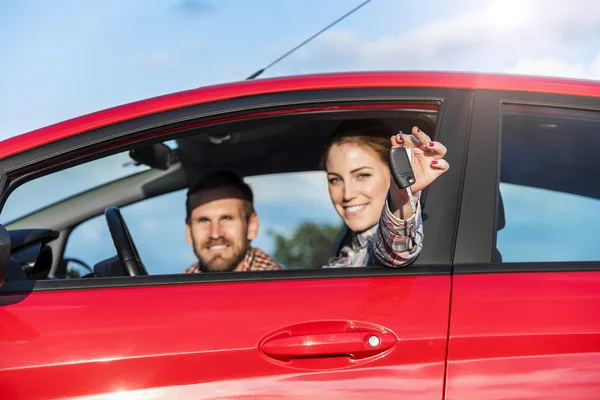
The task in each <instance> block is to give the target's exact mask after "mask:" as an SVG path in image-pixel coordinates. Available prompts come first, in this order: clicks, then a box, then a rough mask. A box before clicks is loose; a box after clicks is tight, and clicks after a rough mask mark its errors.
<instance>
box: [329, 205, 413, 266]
mask: <svg viewBox="0 0 600 400" xmlns="http://www.w3.org/2000/svg"><path fill="white" fill-rule="evenodd" d="M422 248H423V218H422V215H421V202H420V201H419V202H417V212H416V213H415V214H414V215H412V216H411V217H410V218H409V219H407V220H401V219H399V218H397V217H395V216H394V214H392V212H391V211H390V208H389V206H388V201H387V199H386V201H385V205H384V207H383V212H382V213H381V218H380V219H379V223H378V224H377V225H375V226H374V227H372V228H371V229H368V230H366V231H364V232H361V233H358V234H357V233H353V234H352V238H351V240H350V243H348V244H346V245H345V246H344V247H342V249H341V250H340V254H339V256H338V257H333V258H332V259H331V260H330V261H329V265H326V266H325V267H324V268H346V267H366V266H385V267H402V266H405V265H406V264H408V262H410V261H412V260H413V259H415V258H416V257H417V255H418V254H419V253H420V252H421V249H422Z"/></svg>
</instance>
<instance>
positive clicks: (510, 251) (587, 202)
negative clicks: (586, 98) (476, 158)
mask: <svg viewBox="0 0 600 400" xmlns="http://www.w3.org/2000/svg"><path fill="white" fill-rule="evenodd" d="M501 140H502V148H501V170H500V200H501V202H499V207H498V221H497V222H498V233H497V241H496V247H497V252H496V257H495V259H496V261H497V262H499V261H502V262H536V261H547V262H549V261H590V260H600V246H599V245H598V240H599V238H600V237H599V235H598V234H597V226H599V225H600V158H599V157H598V156H597V155H598V153H599V151H600V112H593V111H583V110H580V111H575V110H567V109H558V108H545V107H522V106H504V108H503V115H502V139H501Z"/></svg>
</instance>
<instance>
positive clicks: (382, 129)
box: [322, 120, 449, 267]
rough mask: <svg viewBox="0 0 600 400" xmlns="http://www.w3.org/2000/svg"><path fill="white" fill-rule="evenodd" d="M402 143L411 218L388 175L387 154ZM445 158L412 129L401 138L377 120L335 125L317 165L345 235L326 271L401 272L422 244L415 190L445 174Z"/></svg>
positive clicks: (442, 151) (441, 147) (404, 195)
mask: <svg viewBox="0 0 600 400" xmlns="http://www.w3.org/2000/svg"><path fill="white" fill-rule="evenodd" d="M402 143H404V146H405V147H407V149H409V154H410V152H411V151H412V166H413V171H414V174H415V179H416V183H415V184H414V185H413V186H412V187H411V189H412V191H413V197H414V201H415V204H416V205H417V210H416V213H413V211H412V208H411V205H410V201H409V199H408V194H407V192H406V189H399V188H398V187H397V186H396V184H395V182H394V181H393V178H392V177H391V174H390V170H389V164H388V151H389V149H390V147H396V146H399V145H401V144H402ZM445 154H446V148H445V147H444V145H442V144H441V143H439V142H433V141H431V139H430V138H429V136H427V134H425V133H424V132H422V131H421V130H420V129H419V128H418V127H416V126H415V127H413V129H412V135H403V134H397V133H396V132H394V131H393V130H392V129H391V128H390V127H389V126H387V125H385V124H384V123H382V122H381V121H378V120H350V121H346V122H343V123H342V124H340V126H339V127H338V129H337V130H336V131H335V132H334V133H333V135H332V136H331V137H330V139H329V141H328V143H327V145H326V148H325V151H324V153H323V160H322V165H323V167H324V168H325V171H326V172H327V181H328V188H329V195H330V197H331V201H332V202H333V205H334V207H335V209H336V210H337V212H338V214H339V215H340V217H341V218H342V220H343V221H344V223H345V224H346V226H347V227H348V229H349V231H350V234H349V235H347V237H346V240H345V242H344V243H343V244H342V246H343V247H342V248H341V249H340V251H339V252H338V254H336V256H335V257H334V258H332V260H331V261H330V263H329V265H328V267H362V266H367V265H383V266H389V267H401V266H404V265H406V264H407V263H409V262H410V261H412V260H414V258H416V256H417V255H418V254H419V252H420V251H421V248H422V245H423V222H422V218H421V206H420V202H419V195H420V191H421V190H422V189H424V188H425V187H427V186H428V185H429V184H431V183H432V182H433V181H434V180H435V179H436V178H437V177H439V176H440V175H441V174H443V173H444V172H446V171H447V170H448V168H449V165H448V163H447V162H446V161H445V160H444V159H443V157H444V155H445Z"/></svg>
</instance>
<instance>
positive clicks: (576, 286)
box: [0, 73, 600, 399]
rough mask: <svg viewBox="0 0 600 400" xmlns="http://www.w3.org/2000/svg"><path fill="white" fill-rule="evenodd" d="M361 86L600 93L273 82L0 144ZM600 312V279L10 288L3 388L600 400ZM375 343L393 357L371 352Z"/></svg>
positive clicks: (450, 80)
mask: <svg viewBox="0 0 600 400" xmlns="http://www.w3.org/2000/svg"><path fill="white" fill-rule="evenodd" d="M351 87H352V88H362V87H443V88H462V89H471V90H506V91H528V92H534V93H555V94H565V95H573V96H588V97H600V83H594V82H584V81H572V80H556V79H541V78H526V77H515V76H494V75H474V74H458V73H355V74H336V75H318V76H305V77H293V78H277V79H265V80H257V81H251V82H242V83H236V84H231V85H218V86H213V87H208V88H202V89H196V90H191V91H187V92H182V93H178V94H174V95H169V96H162V97H158V98H154V99H149V100H144V101H141V102H137V103H133V104H129V105H125V106H121V107H117V108H113V109H109V110H105V111H101V112H98V113H94V114H90V115H87V116H84V117H80V118H76V119H73V120H70V121H66V122H63V123H60V124H56V125H53V126H50V127H47V128H43V129H40V130H37V131H33V132H30V133H28V134H25V135H21V136H18V137H14V138H11V139H8V140H6V141H4V142H2V146H0V158H5V157H7V156H9V155H12V154H16V153H19V152H22V151H25V150H27V149H31V148H34V147H37V146H41V145H43V144H45V143H49V142H52V141H56V140H59V139H62V138H66V137H69V136H73V135H77V134H79V133H82V132H85V131H87V130H90V129H94V128H98V127H102V126H106V125H110V124H113V123H117V122H120V121H125V120H128V119H132V118H136V117H139V116H143V115H149V114H152V113H156V112H160V111H165V110H170V109H175V108H178V107H184V106H188V105H193V104H199V103H203V102H210V101H215V100H219V99H228V98H233V97H237V96H246V95H253V94H261V93H272V92H283V91H287V90H309V89H322V88H351ZM599 309H600V272H581V271H577V272H535V273H493V274H485V273H473V274H455V275H452V276H448V275H446V276H443V275H442V276H435V275H432V276H426V275H425V276H393V277H384V276H382V277H370V278H344V279H322V280H320V279H311V280H285V279H282V280H272V281H259V282H228V283H214V284H212V283H201V284H185V285H183V284H182V285H173V286H168V285H165V286H142V287H122V288H96V289H90V290H61V291H48V292H34V293H23V294H3V293H1V291H0V355H1V356H0V390H1V393H2V398H3V399H4V398H6V399H12V398H57V397H77V396H83V397H85V396H95V395H99V396H103V395H105V396H106V397H105V398H120V396H123V397H124V398H131V397H134V396H139V397H142V398H178V397H179V398H181V397H184V398H196V399H234V398H235V399H250V398H261V399H306V398H310V399H320V398H323V399H326V398H344V399H387V398H390V399H392V398H393V399H397V398H411V399H440V398H443V397H444V396H445V397H446V398H448V399H484V398H485V399H534V398H535V399H552V398H561V399H588V398H589V399H597V398H600V396H599V395H598V394H599V393H600V384H599V382H600V368H599V367H598V365H600V318H597V315H598V311H597V310H599ZM351 327H356V328H357V331H358V332H359V333H360V335H361V337H360V348H359V347H356V346H357V345H358V340H357V338H356V335H354V336H348V333H349V332H350V333H352V329H351ZM371 332H378V334H380V338H381V339H382V343H384V344H385V346H388V345H390V343H391V346H390V347H389V348H387V347H386V348H384V349H382V352H381V353H377V352H374V353H372V354H370V353H368V352H366V353H361V352H362V351H364V349H365V348H364V346H365V344H364V338H365V336H364V335H367V334H368V333H371ZM290 337H292V338H295V339H292V340H281V341H276V342H269V340H272V339H273V338H278V339H284V338H290ZM348 338H349V339H348ZM308 342H310V343H315V344H316V345H317V347H318V349H317V350H315V349H314V348H313V347H311V346H312V345H309V343H308ZM340 342H343V343H342V344H343V346H342V345H341V344H340ZM266 343H271V344H270V345H269V344H267V345H265V344H266ZM346 345H349V346H350V348H351V350H350V351H349V352H355V353H361V354H359V355H358V356H356V357H355V359H352V358H331V359H327V358H321V359H320V358H318V357H315V358H312V359H309V358H304V359H302V358H299V359H298V358H297V359H294V360H290V359H289V355H290V352H292V354H295V353H293V351H295V350H293V349H297V350H298V352H299V353H302V354H304V355H307V354H308V355H318V353H319V352H325V354H327V355H332V354H334V353H335V352H337V351H341V352H347V351H348V348H347V347H345V346H346ZM340 346H341V347H340ZM273 348H275V349H273ZM290 349H292V350H290ZM115 377H118V379H115ZM94 398H96V397H94Z"/></svg>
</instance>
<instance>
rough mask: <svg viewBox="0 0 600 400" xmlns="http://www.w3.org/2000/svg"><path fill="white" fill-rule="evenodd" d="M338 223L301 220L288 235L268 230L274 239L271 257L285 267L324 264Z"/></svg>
mask: <svg viewBox="0 0 600 400" xmlns="http://www.w3.org/2000/svg"><path fill="white" fill-rule="evenodd" d="M341 228H342V227H341V226H340V225H329V224H316V223H314V222H303V223H301V224H300V225H298V226H297V227H296V229H295V230H294V231H293V233H292V234H291V235H289V236H286V235H283V234H281V233H278V232H275V231H272V230H271V231H270V232H269V235H271V236H273V237H274V239H275V251H274V254H273V257H274V258H275V260H276V261H277V262H278V263H280V264H282V265H284V266H285V267H286V268H314V267H321V266H323V265H326V264H327V262H328V261H329V258H330V257H331V255H332V252H333V249H334V248H335V243H336V242H337V239H338V235H339V234H340V232H341Z"/></svg>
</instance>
